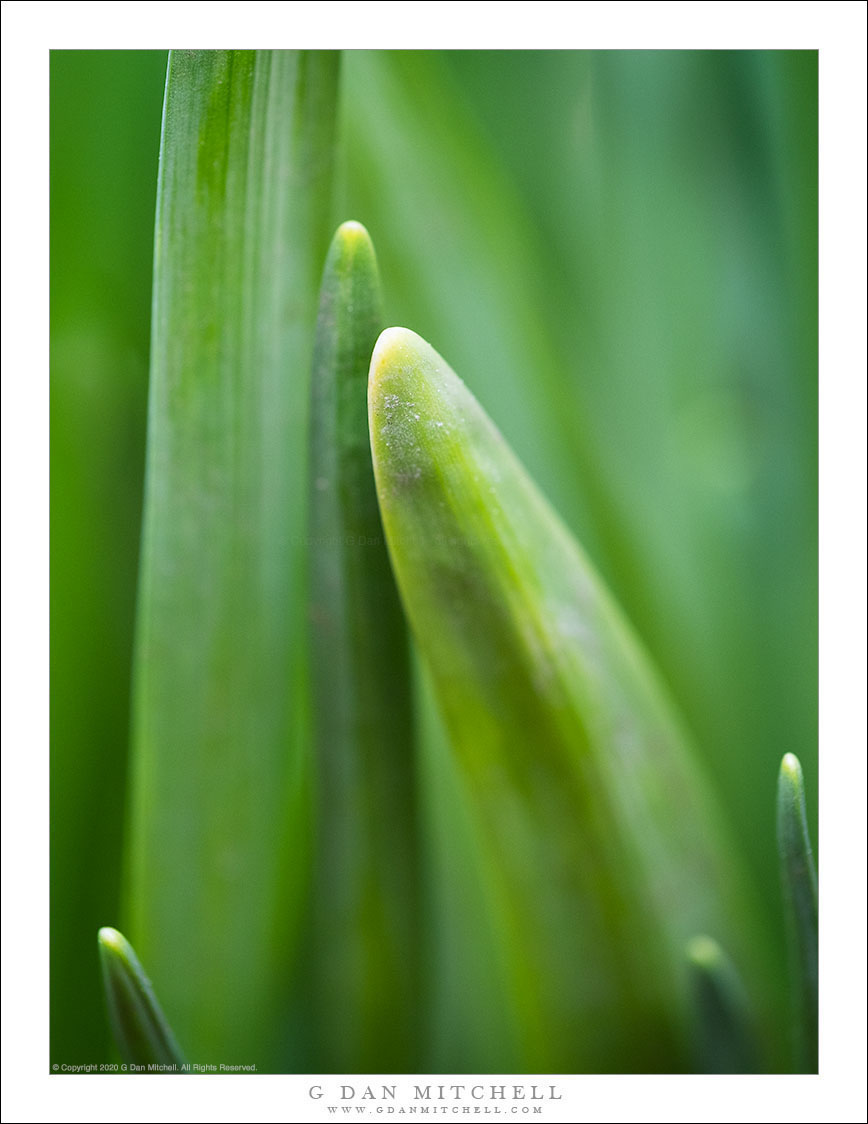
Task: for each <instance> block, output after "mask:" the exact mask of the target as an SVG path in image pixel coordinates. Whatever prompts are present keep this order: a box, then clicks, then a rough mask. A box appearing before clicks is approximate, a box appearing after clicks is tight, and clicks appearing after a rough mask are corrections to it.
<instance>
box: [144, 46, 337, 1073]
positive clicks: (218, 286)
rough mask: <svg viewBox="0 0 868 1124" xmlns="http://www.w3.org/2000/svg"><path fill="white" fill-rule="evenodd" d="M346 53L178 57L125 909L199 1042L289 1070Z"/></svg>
mask: <svg viewBox="0 0 868 1124" xmlns="http://www.w3.org/2000/svg"><path fill="white" fill-rule="evenodd" d="M337 69H338V68H337V57H336V55H334V54H333V53H330V52H311V53H308V52H294V51H183V52H173V53H172V55H171V56H170V60H169V68H168V76H167V81H166V95H165V104H164V115H163V135H162V146H161V165H160V180H159V190H158V205H157V226H156V248H155V262H154V269H155V276H154V301H153V325H152V355H151V386H150V417H149V433H148V453H147V455H148V463H147V480H146V499H145V504H146V509H145V524H144V540H143V548H142V550H143V553H142V563H141V587H140V601H139V612H138V625H137V628H138V633H137V651H136V669H135V701H134V749H133V753H134V759H133V771H134V778H133V782H134V790H133V797H132V817H133V822H132V832H131V847H130V864H129V865H130V883H129V896H128V901H129V916H130V922H129V928H130V932H131V937H132V940H133V942H134V944H135V946H136V948H137V949H139V951H140V952H141V955H142V957H143V958H144V960H145V962H146V963H148V965H149V966H150V968H151V970H152V971H153V973H154V975H155V977H157V978H159V980H160V983H161V993H162V995H163V999H164V1002H165V1003H166V1005H167V1007H169V1008H171V1010H172V1011H173V1019H174V1022H175V1026H176V1029H177V1032H178V1035H179V1037H180V1038H181V1040H182V1041H184V1042H185V1044H187V1048H188V1049H189V1050H190V1052H191V1054H192V1055H197V1056H199V1057H211V1058H216V1057H222V1058H225V1059H227V1060H229V1059H237V1060H239V1061H242V1060H243V1061H245V1062H249V1063H255V1064H257V1065H258V1066H259V1067H260V1069H261V1068H266V1067H276V1068H285V1067H286V1065H287V1064H291V1060H288V1055H287V1043H286V1027H285V1017H284V1007H285V999H286V988H287V979H286V974H287V970H288V966H289V965H290V964H291V961H292V945H293V939H294V938H293V932H294V928H295V923H294V920H293V916H294V913H295V912H296V910H297V904H298V899H299V895H300V894H301V893H302V890H303V887H304V883H305V878H306V875H305V870H306V865H307V862H308V856H307V852H306V848H305V839H306V834H307V825H306V822H305V820H304V817H305V815H306V812H305V808H306V804H305V775H306V765H305V752H306V744H307V739H306V729H307V723H306V714H307V710H306V703H305V684H306V665H305V655H304V651H305V648H304V645H305V639H306V613H305V590H304V581H303V576H304V568H305V553H304V524H303V520H304V514H305V491H306V459H307V458H306V455H305V425H306V416H307V388H308V371H309V365H310V349H311V342H312V324H313V317H314V309H315V302H316V289H317V281H318V273H319V267H320V263H321V261H322V256H323V254H324V251H325V246H326V240H327V235H328V230H327V225H326V223H327V219H328V207H329V190H330V181H331V169H332V162H333V134H334V115H335V103H336V88H337Z"/></svg>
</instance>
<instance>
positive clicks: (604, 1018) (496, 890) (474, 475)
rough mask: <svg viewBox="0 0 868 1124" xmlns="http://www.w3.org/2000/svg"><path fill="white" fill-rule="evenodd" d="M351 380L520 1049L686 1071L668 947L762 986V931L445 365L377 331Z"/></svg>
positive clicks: (685, 760) (407, 336)
mask: <svg viewBox="0 0 868 1124" xmlns="http://www.w3.org/2000/svg"><path fill="white" fill-rule="evenodd" d="M368 395H369V421H370V428H371V440H372V447H373V457H374V471H375V476H376V480H377V492H378V496H379V500H380V508H381V512H382V517H383V524H384V527H385V531H386V537H387V541H388V544H389V549H390V552H391V557H392V563H393V566H394V569H395V573H396V577H397V580H398V586H399V589H400V592H401V596H402V600H403V602H404V606H405V608H406V611H407V614H408V616H409V619H410V622H411V625H412V627H413V631H414V633H415V636H416V638H417V641H418V643H419V646H420V648H421V650H422V652H423V654H424V656H425V658H426V660H427V662H428V664H429V666H430V669H431V672H432V675H433V679H434V682H435V685H436V687H437V691H438V695H439V699H440V703H441V706H442V709H443V712H444V716H445V720H446V724H447V727H448V729H449V732H450V736H451V740H452V743H453V748H454V751H455V753H456V755H457V757H458V759H459V761H460V764H461V768H462V772H463V776H464V781H465V784H466V785H467V787H468V790H469V792H470V795H471V799H472V801H473V805H474V809H473V810H474V814H475V821H476V829H477V832H478V835H479V837H480V839H481V840H482V842H483V845H484V847H485V849H486V865H487V883H488V884H487V894H488V908H489V912H490V916H491V918H492V924H493V925H494V926H495V929H496V931H497V933H498V936H499V942H500V944H499V955H500V962H501V970H502V978H503V986H504V988H505V989H506V991H507V993H508V995H509V998H510V1002H511V1005H512V1009H513V1011H514V1012H515V1014H516V1026H517V1027H518V1032H519V1033H520V1035H521V1046H520V1051H521V1060H522V1061H523V1064H524V1065H525V1066H527V1067H529V1068H531V1069H536V1070H538V1071H542V1072H544V1071H549V1072H551V1071H553V1070H554V1071H558V1070H561V1071H566V1072H573V1071H606V1070H611V1069H616V1070H617V1069H618V1068H619V1067H620V1066H622V1065H623V1064H624V1059H625V1058H629V1059H630V1063H629V1064H630V1065H631V1067H634V1068H636V1069H637V1070H638V1069H644V1070H650V1071H661V1070H668V1069H679V1068H686V1067H687V1066H688V1064H689V1061H688V1058H689V1048H688V1045H687V1036H688V1031H687V1023H688V1001H687V986H686V971H685V966H684V955H683V954H684V947H685V944H686V942H687V941H688V940H689V939H690V938H691V937H692V936H693V935H694V934H695V933H697V932H708V933H710V934H712V935H713V936H714V938H715V939H716V940H719V941H720V942H721V943H722V944H724V945H725V946H726V947H728V948H731V949H732V950H733V958H734V960H735V962H736V963H737V964H738V965H739V969H740V971H743V972H744V974H745V978H746V979H747V980H749V981H750V983H751V984H756V987H757V991H758V993H760V994H761V995H763V993H764V978H765V977H764V969H763V967H762V965H763V964H764V957H763V948H764V944H765V936H764V934H763V932H762V931H761V927H760V922H759V920H758V919H757V918H758V914H757V910H756V904H755V902H754V901H753V900H752V899H751V898H750V896H749V893H748V891H747V890H746V888H745V885H744V880H743V876H742V874H741V869H740V863H739V860H738V857H737V849H736V848H735V847H734V846H733V844H732V841H731V840H730V839H729V837H728V836H727V834H726V832H725V830H724V828H723V827H722V826H721V824H720V822H719V816H718V813H717V810H716V807H715V806H714V804H713V801H712V799H711V797H710V795H709V793H708V789H707V786H706V783H705V782H704V780H703V778H702V777H701V776H700V775H699V773H698V771H697V769H696V766H695V763H694V761H693V758H692V755H691V752H690V751H689V750H688V748H687V745H686V741H685V737H684V734H683V732H682V730H681V727H680V725H679V722H678V720H677V719H676V717H675V716H674V714H673V713H672V710H671V708H670V705H669V704H668V702H667V700H666V697H665V695H664V693H663V691H662V689H661V687H660V685H659V683H658V681H657V679H656V676H655V674H654V672H653V671H652V669H651V667H650V665H649V664H648V662H647V659H646V657H645V655H644V654H643V652H642V650H641V648H640V646H639V644H638V642H637V641H636V639H635V638H634V636H633V635H632V632H631V631H630V629H629V627H628V625H627V624H626V622H625V621H624V619H623V617H622V616H621V614H620V612H619V610H618V609H617V608H616V606H615V605H614V604H613V602H612V600H611V598H610V597H609V595H608V594H607V592H606V591H605V589H604V588H603V586H602V584H601V582H600V580H599V579H598V578H597V576H596V575H595V573H594V571H593V569H592V568H591V566H590V564H589V562H588V561H587V559H586V558H585V556H584V555H583V553H582V551H581V550H580V548H579V547H578V545H577V544H576V543H575V541H574V540H573V539H572V537H571V536H570V534H569V533H568V531H567V530H566V529H565V527H564V526H563V524H562V523H561V522H560V520H559V519H558V517H557V516H556V515H555V513H554V512H553V510H552V509H551V508H550V507H549V505H548V504H547V503H546V501H545V500H544V499H543V498H542V496H541V495H540V493H539V492H538V491H537V489H536V488H535V486H534V485H533V483H532V482H531V481H530V479H529V478H528V476H527V475H526V473H525V472H524V470H523V469H522V468H521V466H520V465H519V463H518V461H517V460H516V459H515V457H514V456H513V454H512V453H511V452H510V450H509V448H508V447H507V446H506V444H505V442H504V440H503V438H502V437H501V436H500V434H499V433H498V431H497V430H496V428H495V427H494V425H493V424H492V423H491V421H490V420H489V418H488V417H487V415H486V414H485V413H484V411H483V410H482V408H481V407H480V406H479V404H478V403H477V402H476V400H475V399H474V398H473V396H472V395H471V394H470V392H469V391H468V390H467V388H466V387H465V386H464V384H463V383H462V382H461V380H460V379H459V378H458V377H457V376H456V375H455V374H454V372H452V371H451V369H450V368H449V367H448V366H447V364H446V363H445V361H444V360H443V359H442V358H441V357H440V356H439V355H438V354H437V353H436V352H435V351H434V350H433V349H432V348H431V347H430V346H429V345H428V344H426V343H425V342H424V341H423V340H422V339H420V338H419V337H418V336H416V335H415V334H414V333H413V332H410V331H407V330H405V329H401V328H392V329H389V330H388V331H386V332H385V333H383V335H382V336H381V337H380V339H379V341H378V343H377V346H376V348H375V351H374V355H373V358H372V362H371V371H370V378H369V389H368ZM764 998H765V997H764ZM468 1001H470V1000H469V999H468ZM763 1001H764V999H763V1000H761V1003H762V1002H763ZM510 1060H512V1059H510Z"/></svg>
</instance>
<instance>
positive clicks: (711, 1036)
mask: <svg viewBox="0 0 868 1124" xmlns="http://www.w3.org/2000/svg"><path fill="white" fill-rule="evenodd" d="M687 963H688V967H689V970H690V982H691V988H692V992H693V1003H694V1012H695V1037H694V1057H695V1059H696V1070H697V1072H698V1073H755V1072H756V1071H757V1067H758V1061H759V1059H758V1053H757V1046H756V1041H755V1035H754V1030H753V1027H752V1025H751V1017H750V1011H749V1005H748V998H747V995H746V993H745V990H744V987H743V985H742V982H741V980H740V979H739V977H738V973H737V972H736V970H735V968H734V967H733V965H732V962H731V961H730V959H729V957H728V956H727V955H726V953H725V952H724V951H723V949H722V948H721V947H720V945H719V944H718V943H717V941H715V940H713V939H712V938H711V937H704V936H700V937H694V938H693V940H691V941H690V942H689V944H688V945H687Z"/></svg>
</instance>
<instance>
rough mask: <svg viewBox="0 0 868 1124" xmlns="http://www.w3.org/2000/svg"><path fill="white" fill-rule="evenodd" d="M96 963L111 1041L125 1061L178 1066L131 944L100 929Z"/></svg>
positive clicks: (177, 1051)
mask: <svg viewBox="0 0 868 1124" xmlns="http://www.w3.org/2000/svg"><path fill="white" fill-rule="evenodd" d="M97 943H98V945H99V956H100V963H101V965H102V976H103V984H104V987H105V995H106V1002H107V1004H108V1010H109V1021H110V1022H111V1027H112V1032H113V1033H114V1037H115V1042H116V1043H117V1046H118V1049H119V1050H120V1052H121V1054H122V1056H123V1058H124V1060H125V1061H127V1062H129V1063H132V1064H135V1065H143V1066H150V1065H156V1066H178V1067H180V1066H182V1065H184V1064H185V1060H184V1055H183V1054H182V1053H181V1049H180V1047H179V1046H178V1043H177V1041H176V1040H175V1035H174V1034H173V1033H172V1028H171V1027H170V1026H169V1023H168V1022H167V1020H166V1017H165V1015H164V1014H163V1012H162V1009H161V1007H160V1004H159V1003H158V1001H157V997H156V995H155V994H154V989H153V987H152V986H151V981H150V980H149V979H148V977H147V976H146V975H145V972H144V969H143V968H142V966H141V964H140V963H139V959H138V957H137V956H136V954H135V952H134V950H133V947H132V945H131V944H130V943H129V941H128V940H127V939H126V937H125V936H124V935H123V934H122V933H119V932H118V930H117V929H111V928H108V927H104V928H102V929H100V931H99V934H98V937H97Z"/></svg>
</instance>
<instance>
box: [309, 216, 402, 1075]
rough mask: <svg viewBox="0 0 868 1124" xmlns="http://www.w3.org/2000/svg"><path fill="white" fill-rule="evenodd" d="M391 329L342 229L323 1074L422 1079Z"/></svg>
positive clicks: (316, 377) (320, 550)
mask: <svg viewBox="0 0 868 1124" xmlns="http://www.w3.org/2000/svg"><path fill="white" fill-rule="evenodd" d="M382 327H383V314H382V305H381V298H380V285H379V277H378V274H377V264H376V258H375V255H374V248H373V245H372V244H371V240H370V238H369V237H368V233H367V231H366V230H365V229H364V227H362V226H361V225H360V224H359V223H355V222H348V223H344V224H343V225H342V226H341V227H340V228H339V230H338V231H337V233H336V234H335V237H334V239H333V241H332V245H331V249H330V251H329V255H328V259H327V261H326V265H325V271H324V275H323V281H322V289H321V294H320V306H319V318H318V321H317V332H316V342H315V347H314V363H313V379H312V391H311V394H312V404H311V483H310V545H311V552H310V567H311V571H310V587H311V610H312V669H311V677H312V692H313V726H314V736H315V748H316V758H317V769H318V781H319V800H318V809H317V811H318V815H317V821H316V837H317V840H318V878H317V886H316V895H317V924H316V942H315V945H316V947H315V956H316V960H317V965H318V971H317V980H318V984H319V987H320V989H321V990H320V991H319V993H318V995H317V998H316V1014H317V1018H318V1021H319V1025H320V1031H321V1043H320V1050H321V1054H320V1056H319V1060H318V1064H319V1065H320V1066H324V1067H325V1068H327V1069H330V1070H331V1069H334V1070H336V1071H337V1072H342V1073H352V1072H359V1071H371V1072H387V1073H392V1072H399V1071H406V1070H410V1071H411V1072H412V1071H415V1070H416V1069H417V1068H418V1061H416V1062H415V1063H414V1061H413V1058H414V1050H413V1040H414V1036H415V1033H416V1028H418V1026H419V1023H420V1020H419V1010H418V1002H417V994H416V992H417V983H416V978H417V964H416V960H417V947H418V933H417V920H416V919H417V899H418V892H417V887H418V881H419V870H418V861H417V858H418V856H417V845H416V829H415V819H416V816H415V807H414V788H415V786H414V768H415V761H414V754H413V718H412V708H411V690H410V664H409V655H408V643H407V629H406V624H405V621H404V615H403V612H402V610H401V605H400V602H399V599H398V593H397V590H396V588H395V582H394V579H393V577H392V570H391V566H390V563H389V556H388V553H387V550H386V543H385V539H384V536H383V529H382V524H381V522H380V512H379V507H378V505H377V493H376V488H375V486H374V472H373V467H372V464H371V448H370V441H369V439H368V421H367V406H366V401H367V399H366V390H367V376H368V367H369V365H370V360H371V352H372V351H373V348H374V344H375V343H376V340H377V336H378V335H379V334H380V331H381V330H382Z"/></svg>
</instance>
